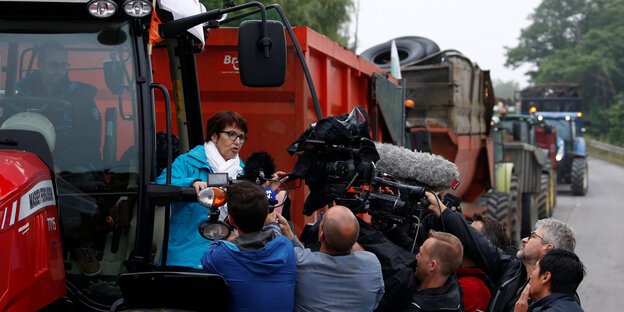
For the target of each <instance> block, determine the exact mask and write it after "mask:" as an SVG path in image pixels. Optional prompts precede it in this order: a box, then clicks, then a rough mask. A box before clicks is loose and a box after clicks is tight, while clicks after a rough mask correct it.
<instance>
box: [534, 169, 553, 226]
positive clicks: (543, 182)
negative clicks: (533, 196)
mask: <svg viewBox="0 0 624 312" xmlns="http://www.w3.org/2000/svg"><path fill="white" fill-rule="evenodd" d="M549 184H550V178H549V176H548V174H545V173H542V177H541V179H540V191H539V194H538V195H537V218H538V219H544V218H548V217H549V210H550V209H548V205H549V202H548V185H549Z"/></svg>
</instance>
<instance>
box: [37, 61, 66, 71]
mask: <svg viewBox="0 0 624 312" xmlns="http://www.w3.org/2000/svg"><path fill="white" fill-rule="evenodd" d="M43 65H44V66H45V67H47V68H48V69H50V70H68V69H69V63H67V62H63V63H57V62H52V61H46V62H43Z"/></svg>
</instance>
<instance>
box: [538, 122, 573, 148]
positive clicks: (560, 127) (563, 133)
mask: <svg viewBox="0 0 624 312" xmlns="http://www.w3.org/2000/svg"><path fill="white" fill-rule="evenodd" d="M544 120H545V121H546V123H547V124H549V125H551V126H552V127H554V128H556V129H557V136H559V137H561V138H562V139H563V140H564V141H565V142H571V140H572V134H573V131H572V126H573V125H572V123H571V122H569V121H567V120H564V119H544ZM567 145H569V144H566V146H567Z"/></svg>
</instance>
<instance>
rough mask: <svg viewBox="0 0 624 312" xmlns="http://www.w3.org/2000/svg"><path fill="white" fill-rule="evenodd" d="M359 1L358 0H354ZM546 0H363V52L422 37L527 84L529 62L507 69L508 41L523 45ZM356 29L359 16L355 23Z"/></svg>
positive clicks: (359, 50)
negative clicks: (534, 16) (524, 32)
mask: <svg viewBox="0 0 624 312" xmlns="http://www.w3.org/2000/svg"><path fill="white" fill-rule="evenodd" d="M354 3H355V4H356V5H357V3H358V0H354ZM540 3H541V0H385V1H379V0H359V5H360V10H359V12H360V13H359V27H358V28H359V29H358V48H357V50H356V52H357V53H358V54H360V53H362V51H364V50H366V49H368V48H370V47H372V46H374V45H376V44H379V43H383V42H386V41H388V40H390V39H392V38H396V37H401V36H421V37H426V38H429V39H431V40H433V41H435V42H436V43H437V44H438V46H440V49H442V50H445V49H455V50H459V51H461V52H462V53H463V54H464V55H465V56H467V57H468V58H470V59H471V60H472V61H473V62H476V63H477V64H479V67H481V68H482V69H489V70H490V71H491V75H492V79H493V80H496V79H500V80H504V81H508V80H515V81H517V82H519V83H520V86H521V87H524V86H526V85H527V84H528V83H527V77H526V76H525V75H524V73H525V72H526V71H527V70H528V69H530V67H528V66H523V67H520V68H518V69H516V70H513V69H511V68H506V67H504V66H503V65H504V64H505V59H506V58H505V48H504V47H505V46H507V47H514V46H516V45H517V44H518V37H519V36H520V30H521V29H522V28H526V27H527V26H528V25H530V21H529V19H528V16H529V14H531V13H533V11H534V10H535V8H536V7H537V6H538V5H539V4H540ZM351 27H352V31H351V37H353V34H354V33H355V16H354V17H353V18H352V22H351Z"/></svg>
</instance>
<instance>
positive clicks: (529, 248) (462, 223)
mask: <svg viewBox="0 0 624 312" xmlns="http://www.w3.org/2000/svg"><path fill="white" fill-rule="evenodd" d="M426 195H427V199H428V200H429V202H430V205H429V207H428V209H429V210H430V211H431V212H433V213H434V214H435V215H436V216H438V217H439V218H440V220H441V225H443V226H444V229H445V230H446V231H447V232H448V233H451V234H453V235H455V236H457V237H458V238H459V239H460V240H461V242H462V243H463V245H464V251H465V253H466V254H467V255H468V256H469V257H470V258H471V259H472V260H474V262H475V263H476V264H477V266H478V267H479V268H480V269H482V270H483V271H484V272H485V273H486V274H487V275H488V276H489V277H490V278H491V279H492V281H493V282H494V284H495V285H496V286H495V288H496V289H495V292H494V293H493V297H492V300H491V301H490V304H489V305H488V311H492V312H499V311H501V312H504V311H513V309H514V305H515V303H516V301H518V298H519V297H520V293H521V292H522V289H523V287H524V286H525V285H526V284H527V283H528V279H529V274H527V273H531V272H533V269H534V268H535V265H536V263H537V261H539V260H540V259H541V258H542V257H543V256H544V254H546V252H547V251H548V250H550V249H552V248H564V249H567V250H570V251H573V250H574V247H575V245H576V240H575V238H574V231H573V230H572V229H571V228H570V227H569V226H568V225H567V224H565V223H563V222H561V221H559V220H555V219H550V218H549V219H542V220H538V221H537V223H536V224H535V230H534V231H533V232H531V234H530V235H529V236H528V237H525V238H524V239H522V247H521V248H520V250H519V251H518V253H517V259H515V258H513V257H511V256H510V255H508V254H506V253H505V252H504V251H502V250H500V249H499V248H497V247H496V246H494V245H493V244H492V243H490V242H488V240H487V238H486V237H484V236H483V235H482V234H481V233H479V232H478V231H477V230H476V229H474V228H473V227H471V226H470V224H468V222H467V221H466V218H465V217H464V216H463V215H462V214H461V213H457V212H454V211H451V209H446V206H445V205H444V203H441V202H440V201H438V200H437V199H436V197H435V195H433V194H431V193H426Z"/></svg>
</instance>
